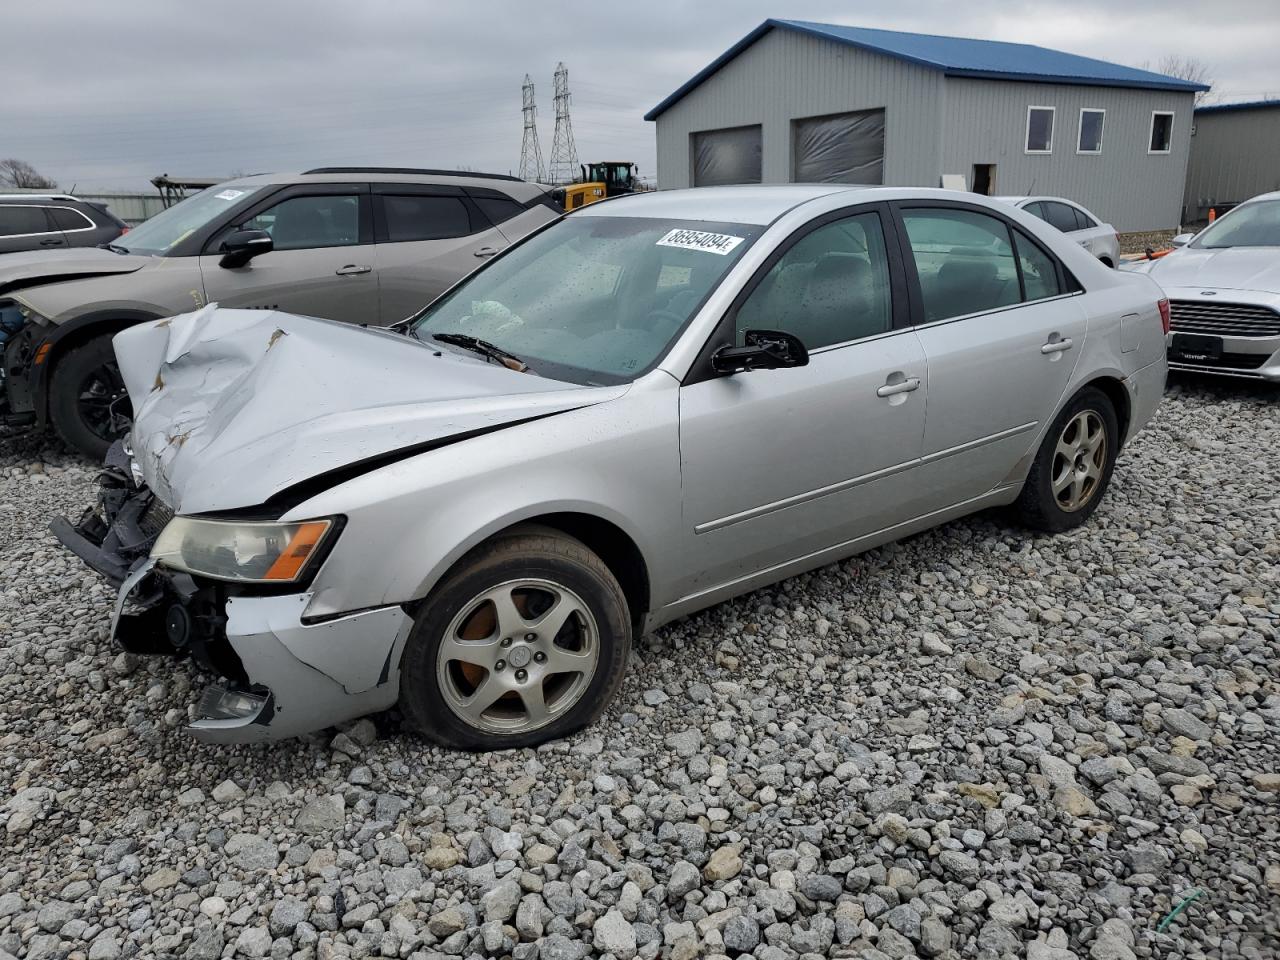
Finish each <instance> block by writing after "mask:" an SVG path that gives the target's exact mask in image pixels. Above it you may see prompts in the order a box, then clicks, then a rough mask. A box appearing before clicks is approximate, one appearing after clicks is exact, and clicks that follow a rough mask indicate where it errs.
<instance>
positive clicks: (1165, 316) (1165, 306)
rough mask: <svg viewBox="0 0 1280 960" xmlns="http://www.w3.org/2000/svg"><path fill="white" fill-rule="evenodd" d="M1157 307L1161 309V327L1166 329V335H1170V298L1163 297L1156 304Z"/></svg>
mask: <svg viewBox="0 0 1280 960" xmlns="http://www.w3.org/2000/svg"><path fill="white" fill-rule="evenodd" d="M1156 306H1157V307H1159V308H1160V326H1161V327H1163V328H1164V332H1165V334H1166V335H1168V333H1169V299H1168V297H1161V298H1160V299H1159V300H1158V301H1157V302H1156Z"/></svg>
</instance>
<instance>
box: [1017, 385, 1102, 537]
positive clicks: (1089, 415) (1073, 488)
mask: <svg viewBox="0 0 1280 960" xmlns="http://www.w3.org/2000/svg"><path fill="white" fill-rule="evenodd" d="M1095 429H1096V430H1098V431H1100V433H1101V440H1100V443H1098V442H1097V441H1095V440H1094V438H1095V437H1096V436H1097V434H1095V433H1094V430H1095ZM1082 430H1083V431H1085V432H1084V433H1081V431H1082ZM1119 444H1120V429H1119V424H1118V421H1117V420H1116V411H1115V407H1114V406H1113V405H1112V403H1111V400H1110V399H1109V398H1108V397H1107V395H1106V394H1105V393H1103V392H1102V391H1101V390H1099V389H1098V388H1097V387H1085V388H1084V389H1083V390H1081V391H1080V392H1079V393H1077V394H1076V395H1075V396H1074V397H1073V398H1072V399H1071V402H1070V403H1068V404H1067V405H1066V406H1065V407H1064V408H1063V409H1062V412H1061V413H1059V414H1058V416H1057V417H1056V418H1055V419H1054V421H1053V426H1051V427H1050V428H1049V431H1048V433H1046V434H1045V438H1044V441H1043V442H1042V443H1041V445H1040V450H1039V451H1038V452H1037V453H1036V458H1035V460H1034V461H1033V462H1032V464H1031V470H1030V472H1029V473H1028V474H1027V480H1026V483H1024V484H1023V486H1022V492H1021V493H1020V494H1019V495H1018V499H1017V501H1016V502H1015V503H1014V511H1015V512H1016V513H1017V515H1018V518H1019V520H1021V522H1022V523H1024V524H1026V525H1027V526H1028V527H1031V528H1033V529H1035V530H1045V531H1048V532H1050V533H1059V532H1061V531H1063V530H1070V529H1072V528H1073V527H1078V526H1080V524H1082V523H1084V522H1085V521H1086V520H1088V519H1089V517H1090V516H1091V515H1092V514H1093V511H1094V510H1096V509H1098V504H1099V502H1101V500H1102V497H1103V495H1104V494H1106V492H1107V485H1108V484H1109V483H1110V482H1111V471H1112V469H1113V468H1114V466H1115V462H1116V453H1117V450H1118V447H1119ZM1068 467H1070V469H1068ZM1055 481H1056V482H1057V489H1056V490H1055Z"/></svg>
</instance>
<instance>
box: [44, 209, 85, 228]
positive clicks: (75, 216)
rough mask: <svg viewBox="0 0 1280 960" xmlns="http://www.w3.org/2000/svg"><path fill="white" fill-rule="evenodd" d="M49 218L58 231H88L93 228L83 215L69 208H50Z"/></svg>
mask: <svg viewBox="0 0 1280 960" xmlns="http://www.w3.org/2000/svg"><path fill="white" fill-rule="evenodd" d="M49 216H50V217H52V218H53V222H54V225H55V226H56V227H57V228H58V229H59V230H90V229H92V228H93V227H94V226H95V224H94V222H93V221H92V220H90V219H89V218H88V217H86V216H85V215H84V214H83V213H81V212H80V211H79V210H72V209H71V208H70V207H50V208H49Z"/></svg>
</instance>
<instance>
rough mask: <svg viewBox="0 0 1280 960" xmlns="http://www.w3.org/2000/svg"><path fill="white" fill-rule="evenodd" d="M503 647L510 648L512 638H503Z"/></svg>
mask: <svg viewBox="0 0 1280 960" xmlns="http://www.w3.org/2000/svg"><path fill="white" fill-rule="evenodd" d="M502 645H503V646H504V647H509V646H511V638H510V637H503V638H502Z"/></svg>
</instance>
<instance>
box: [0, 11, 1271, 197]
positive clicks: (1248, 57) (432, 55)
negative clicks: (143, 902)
mask: <svg viewBox="0 0 1280 960" xmlns="http://www.w3.org/2000/svg"><path fill="white" fill-rule="evenodd" d="M4 6H5V9H4V14H3V17H2V18H0V22H2V23H3V27H2V28H0V32H2V33H3V35H4V39H5V42H4V45H3V49H4V54H3V57H2V58H0V64H2V69H3V77H2V78H0V157H6V156H15V157H20V158H23V159H25V160H28V161H29V162H31V163H33V164H34V165H35V166H36V167H37V168H38V169H39V170H41V171H42V172H44V173H45V174H46V175H48V176H51V177H53V178H54V179H56V180H57V181H58V182H59V184H60V185H61V186H62V187H63V189H70V188H71V187H72V186H73V185H79V186H80V187H81V188H82V189H86V190H99V189H103V188H107V187H126V188H135V189H136V188H143V187H147V181H148V180H149V179H150V178H151V177H152V176H155V175H156V174H160V173H169V174H171V175H174V176H181V175H186V176H202V177H203V176H226V175H231V174H234V173H256V172H263V171H270V170H287V169H302V168H305V167H308V166H321V165H330V164H339V163H352V164H355V163H363V164H388V165H404V166H433V167H455V166H468V167H472V168H474V169H477V170H484V171H492V172H507V171H511V172H515V170H516V168H517V167H518V165H519V161H520V139H521V116H520V84H521V80H522V79H523V77H524V75H525V73H529V74H530V75H532V77H533V79H534V82H535V84H536V85H537V103H538V111H539V112H538V129H539V133H540V135H541V141H542V150H543V156H544V158H546V159H548V160H549V159H550V153H551V136H552V128H553V126H554V123H553V121H554V109H553V106H552V102H551V92H552V91H551V74H552V71H553V70H554V69H555V66H556V63H557V61H561V60H563V61H564V63H565V64H566V65H567V66H568V68H569V85H570V90H571V92H572V95H573V105H572V117H573V132H574V135H575V138H576V140H577V146H578V155H579V158H580V159H581V160H582V161H584V162H585V161H588V160H593V159H631V160H635V161H636V162H637V163H639V164H640V168H641V174H642V175H648V176H652V175H653V173H654V145H653V137H654V134H653V124H650V123H645V122H644V121H643V120H642V119H641V117H642V115H643V114H644V112H645V111H646V110H648V109H649V108H650V107H652V106H653V105H654V104H656V103H657V102H658V101H659V100H661V99H662V98H663V97H665V96H666V95H667V94H668V93H670V92H671V91H672V90H673V89H675V88H676V87H677V86H679V85H680V84H681V83H683V82H684V81H685V80H686V79H688V78H689V77H690V76H691V75H692V74H693V73H695V72H696V71H697V70H699V69H700V68H702V67H703V66H705V65H706V64H707V63H708V62H709V61H710V60H712V59H714V58H715V57H716V56H718V55H719V54H720V53H721V52H723V51H724V49H725V48H727V47H729V46H730V45H732V44H733V43H734V42H735V41H736V40H738V39H739V38H741V37H742V36H743V35H744V34H746V33H747V32H749V31H750V30H751V29H752V28H754V27H755V26H756V25H757V24H759V23H760V22H761V21H762V20H764V19H766V18H768V17H770V16H776V17H782V18H787V19H804V20H819V21H827V22H833V23H847V24H855V25H859V26H870V27H881V28H887V29H894V30H910V31H916V32H924V33H944V34H953V35H958V36H969V37H983V38H989V39H997V40H1012V41H1019V42H1026V43H1038V44H1040V45H1043V46H1051V47H1055V48H1057V49H1061V50H1067V51H1070V52H1072V53H1079V54H1083V55H1086V56H1091V57H1098V58H1101V59H1104V60H1112V61H1115V62H1118V63H1125V64H1131V65H1134V66H1140V65H1142V64H1144V63H1148V64H1155V63H1156V62H1157V61H1158V60H1159V59H1160V58H1161V57H1162V56H1165V55H1167V54H1177V55H1180V56H1191V57H1196V58H1199V59H1200V60H1201V61H1203V62H1204V63H1205V64H1206V65H1207V66H1208V68H1209V76H1210V78H1211V79H1212V80H1213V81H1214V88H1215V94H1216V95H1217V96H1219V97H1220V98H1221V99H1224V100H1248V99H1258V98H1260V97H1262V96H1264V95H1273V96H1274V95H1280V67H1278V66H1277V62H1278V61H1277V55H1276V41H1277V39H1278V38H1280V2H1277V0H1217V2H1215V3H1213V4H1205V3H1203V2H1202V0H1162V2H1159V3H1153V2H1130V3H1126V2H1123V0H1120V2H1116V0H1070V2H1066V0H1060V2H1055V3H1050V2H1039V0H1032V2H1005V0H970V2H968V3H956V2H955V0H895V2H892V3H888V2H884V3H878V4H866V3H857V4H854V3H850V2H843V3H840V2H831V0H801V2H783V0H772V2H769V0H764V2H761V0H732V2H730V0H696V2H694V0H689V2H679V0H639V2H623V3H605V4H596V3H588V2H582V0H579V2H575V3H560V2H552V0H543V2H541V3H532V2H524V3H516V2H508V0H488V2H458V0H449V2H444V0H359V2H356V3H351V2H343V3H333V2H329V0H255V2H252V3H249V2H243V0H202V2H199V3H196V2H191V0H187V2H178V3H175V2H173V0H116V2H100V0H38V2H35V3H19V2H13V0H11V2H7V3H5V4H4ZM587 11H589V12H587Z"/></svg>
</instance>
